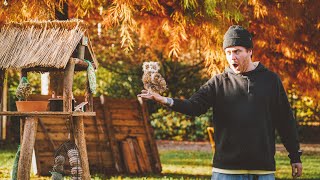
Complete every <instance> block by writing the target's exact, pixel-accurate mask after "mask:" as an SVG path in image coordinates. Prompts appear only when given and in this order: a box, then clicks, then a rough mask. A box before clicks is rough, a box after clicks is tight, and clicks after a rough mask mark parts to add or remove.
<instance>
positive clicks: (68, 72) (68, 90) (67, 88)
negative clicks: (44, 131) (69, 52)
mask: <svg viewBox="0 0 320 180" xmlns="http://www.w3.org/2000/svg"><path fill="white" fill-rule="evenodd" d="M74 66H75V62H74V60H73V59H72V58H71V59H70V60H69V62H68V64H67V67H66V69H65V71H64V89H63V111H64V112H72V98H73V97H72V85H73V74H74Z"/></svg>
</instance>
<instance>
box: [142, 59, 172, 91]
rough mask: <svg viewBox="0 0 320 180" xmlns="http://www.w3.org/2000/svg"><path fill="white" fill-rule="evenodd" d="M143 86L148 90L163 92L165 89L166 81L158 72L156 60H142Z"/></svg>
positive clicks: (158, 67)
mask: <svg viewBox="0 0 320 180" xmlns="http://www.w3.org/2000/svg"><path fill="white" fill-rule="evenodd" d="M142 67H143V76H142V82H143V86H144V88H145V89H146V90H148V92H149V93H150V92H155V93H158V94H160V93H163V92H164V91H165V90H166V89H167V83H166V81H165V80H164V78H163V77H162V76H161V74H160V73H158V71H159V69H160V66H159V63H158V62H152V61H151V62H144V63H143V65H142Z"/></svg>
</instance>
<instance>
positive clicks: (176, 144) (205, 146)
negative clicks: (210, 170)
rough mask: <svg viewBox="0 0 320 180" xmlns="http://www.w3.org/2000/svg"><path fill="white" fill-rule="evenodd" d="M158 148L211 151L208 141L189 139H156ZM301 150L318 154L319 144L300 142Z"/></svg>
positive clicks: (278, 148) (281, 148) (282, 147)
mask: <svg viewBox="0 0 320 180" xmlns="http://www.w3.org/2000/svg"><path fill="white" fill-rule="evenodd" d="M157 145H158V149H159V150H160V151H163V150H192V151H204V152H212V150H211V144H210V143H209V142H191V141H168V140H157ZM300 146H301V149H302V151H303V152H304V153H305V154H319V155H320V144H300ZM276 151H277V152H280V153H286V149H285V147H284V146H283V145H282V144H276Z"/></svg>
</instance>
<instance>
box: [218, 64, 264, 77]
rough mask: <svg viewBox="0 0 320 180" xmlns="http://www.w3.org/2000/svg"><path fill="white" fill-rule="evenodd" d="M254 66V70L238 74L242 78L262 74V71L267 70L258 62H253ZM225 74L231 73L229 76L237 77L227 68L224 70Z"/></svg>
mask: <svg viewBox="0 0 320 180" xmlns="http://www.w3.org/2000/svg"><path fill="white" fill-rule="evenodd" d="M253 64H254V65H256V68H255V69H254V70H252V71H248V72H244V73H240V74H241V75H243V76H249V75H251V74H255V73H257V72H262V71H266V70H267V68H266V67H264V65H262V64H261V63H260V62H253ZM224 72H225V73H231V74H235V75H238V74H237V73H235V72H234V71H233V70H232V69H231V68H230V67H229V66H228V67H226V69H225V70H224Z"/></svg>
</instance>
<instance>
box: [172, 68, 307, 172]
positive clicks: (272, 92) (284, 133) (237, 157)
mask: <svg viewBox="0 0 320 180" xmlns="http://www.w3.org/2000/svg"><path fill="white" fill-rule="evenodd" d="M210 107H213V114H214V115H213V125H214V129H215V132H214V139H215V144H216V147H215V154H214V158H213V167H216V168H220V169H231V170H270V171H274V170H275V160H274V155H275V129H277V131H278V133H279V134H280V137H281V140H282V142H283V144H284V146H285V147H286V149H287V151H288V152H289V157H290V159H291V163H295V162H301V161H300V154H299V153H298V150H299V142H298V137H297V131H296V121H295V119H294V117H293V114H292V111H291V108H290V105H289V102H288V98H287V96H286V93H285V90H284V88H283V85H282V83H281V80H280V78H279V77H278V75H277V74H275V73H273V72H271V71H269V70H268V69H266V68H265V67H264V66H263V65H262V64H261V63H259V64H258V66H257V67H256V68H255V69H254V70H252V71H250V72H246V73H242V74H235V73H234V72H233V71H232V70H231V69H230V68H227V69H226V70H225V72H224V73H222V74H219V75H216V76H214V77H213V78H211V79H210V80H209V81H208V82H207V83H206V84H204V85H203V86H202V87H201V88H200V89H199V90H198V91H197V92H196V93H195V94H193V95H192V97H190V98H189V99H185V100H180V99H174V105H173V106H172V109H173V110H174V111H178V112H181V113H184V114H188V115H191V116H198V115H201V114H203V113H205V112H206V111H207V110H208V109H209V108H210Z"/></svg>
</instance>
